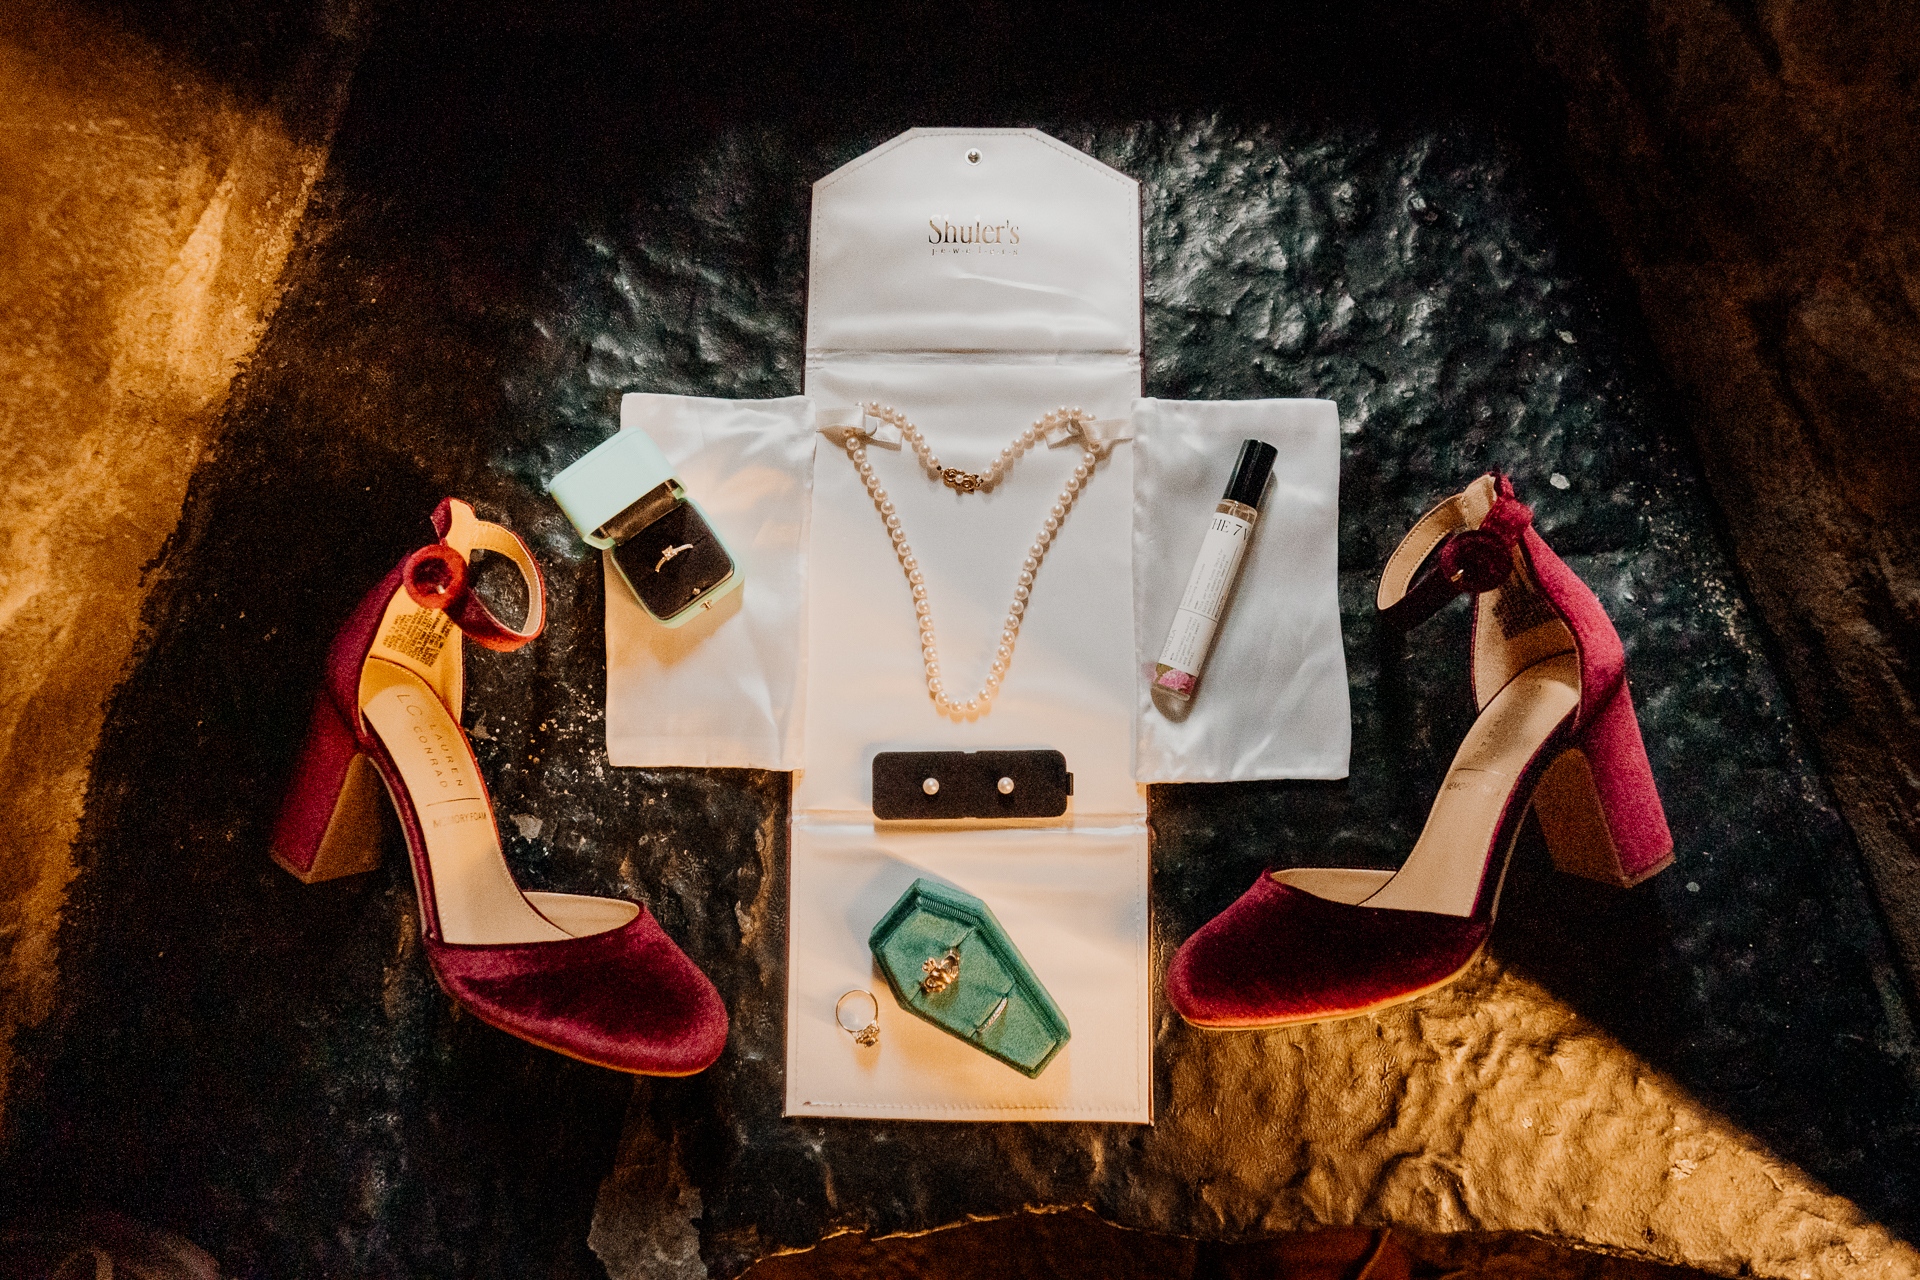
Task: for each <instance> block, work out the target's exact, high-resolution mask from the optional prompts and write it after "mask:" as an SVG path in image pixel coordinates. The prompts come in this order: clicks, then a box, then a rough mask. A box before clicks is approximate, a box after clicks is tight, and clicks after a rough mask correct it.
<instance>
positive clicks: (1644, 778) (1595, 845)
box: [1533, 683, 1673, 888]
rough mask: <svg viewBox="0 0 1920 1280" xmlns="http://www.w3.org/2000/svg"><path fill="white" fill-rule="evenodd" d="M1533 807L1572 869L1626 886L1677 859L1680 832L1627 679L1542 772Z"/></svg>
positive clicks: (1564, 866) (1550, 844)
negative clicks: (1663, 799) (1659, 785)
mask: <svg viewBox="0 0 1920 1280" xmlns="http://www.w3.org/2000/svg"><path fill="white" fill-rule="evenodd" d="M1533 812H1534V815H1535V816H1536V817H1537V818H1539V820H1540V834H1541V835H1543V836H1544V837H1546V842H1547V852H1548V853H1549V854H1551V855H1552V857H1553V865H1554V866H1555V867H1557V868H1559V869H1560V870H1561V871H1564V872H1566V873H1567V874H1568V875H1575V876H1581V877H1583V878H1585V879H1588V880H1598V881H1599V882H1600V883H1602V884H1612V885H1619V886H1621V887H1622V888H1625V887H1628V886H1630V885H1636V884H1639V883H1640V882H1641V881H1642V880H1645V879H1646V878H1647V877H1648V876H1651V875H1654V874H1655V873H1657V872H1659V871H1662V870H1664V869H1665V868H1666V867H1667V865H1668V864H1669V863H1671V862H1672V861H1673V835H1672V833H1671V832H1670V831H1668V830H1667V816H1666V812H1665V810H1663V809H1662V808H1661V805H1660V793H1659V792H1658V791H1656V790H1655V789H1654V785H1653V766H1652V765H1650V764H1649V763H1648V762H1647V748H1646V744H1645V743H1644V742H1643V741H1642V740H1641V737H1640V721H1639V718H1638V717H1637V716H1635V715H1634V711H1633V697H1632V695H1631V694H1629V693H1628V692H1627V687H1626V685H1625V684H1624V683H1622V684H1621V686H1620V690H1619V692H1618V693H1616V694H1614V696H1613V697H1612V698H1610V699H1608V700H1607V702H1606V703H1605V704H1604V705H1603V706H1602V707H1601V708H1600V711H1599V714H1598V715H1597V716H1596V717H1595V718H1594V720H1593V721H1592V723H1590V724H1589V725H1587V726H1586V727H1585V728H1584V730H1583V731H1582V732H1581V734H1580V735H1579V739H1578V741H1577V743H1576V744H1575V745H1574V746H1572V747H1569V748H1568V749H1567V750H1566V751H1563V752H1562V753H1561V754H1560V758H1559V759H1557V760H1555V761H1554V762H1553V764H1552V765H1550V766H1549V767H1548V769H1547V771H1546V773H1545V774H1543V775H1542V776H1541V778H1540V782H1539V784H1538V785H1537V786H1535V787H1534V789H1533Z"/></svg>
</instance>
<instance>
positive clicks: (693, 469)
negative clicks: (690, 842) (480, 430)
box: [602, 394, 819, 769]
mask: <svg viewBox="0 0 1920 1280" xmlns="http://www.w3.org/2000/svg"><path fill="white" fill-rule="evenodd" d="M620 429H621V430H622V431H645V432H646V433H647V434H648V435H649V436H651V437H653V442H654V443H655V444H657V445H659V446H660V451H661V452H662V453H664V454H665V455H666V457H667V461H668V462H670V463H671V464H673V467H674V472H675V474H676V475H677V476H678V477H679V479H680V482H681V483H682V484H683V485H685V486H686V488H687V492H689V493H691V494H692V495H693V496H694V498H695V499H696V500H697V501H698V502H699V503H700V506H701V508H702V509H703V510H704V511H705V512H706V515H707V519H708V520H709V521H711V522H712V523H713V525H714V526H715V527H716V528H717V529H718V530H719V531H720V536H721V537H722V538H724V539H725V540H726V543H727V545H728V546H729V547H730V548H732V550H733V553H734V556H735V559H736V562H737V563H738V564H739V565H740V567H741V568H742V569H743V570H744V571H745V573H746V584H745V585H744V586H743V587H742V588H741V589H740V590H738V591H735V592H732V593H730V594H728V595H726V596H723V597H722V598H721V599H720V601H719V602H718V603H716V604H715V605H714V607H713V610H712V612H710V613H706V614H702V615H700V616H699V617H696V618H694V619H692V620H690V621H689V622H687V623H686V624H685V625H683V626H680V627H674V628H669V627H663V626H661V625H660V624H659V623H657V622H655V621H654V620H653V619H652V618H650V617H648V616H647V612H646V610H645V609H643V608H641V607H640V602H639V601H637V600H635V599H634V598H633V596H632V594H631V593H630V592H629V591H628V590H627V586H626V584H625V583H624V582H622V581H621V580H620V575H619V574H618V573H617V572H616V571H615V570H614V567H613V562H612V559H611V556H610V553H602V563H603V573H604V575H605V578H606V589H607V759H608V760H609V761H610V762H612V763H613V764H617V765H708V766H715V767H734V768H757V769H798V768H799V767H800V762H801V749H802V742H801V728H802V724H803V721H804V720H805V712H806V702H805V700H804V699H802V698H801V697H800V696H799V693H800V688H801V673H802V671H803V670H804V666H805V653H806V649H805V644H804V630H803V626H804V621H805V618H806V605H807V519H808V513H809V510H810V507H809V501H808V500H809V496H810V495H809V490H810V489H811V486H812V481H813V452H814V444H815V441H816V440H817V439H818V438H819V437H818V436H817V435H816V434H815V432H814V421H813V402H812V401H810V400H808V399H807V398H806V397H804V396H789V397H787V398H785V399H782V400H713V399H705V398H701V397H696V396H664V395H639V394H630V395H627V396H624V397H622V398H621V401H620ZM634 496H635V497H638V496H639V495H638V494H635V495H634Z"/></svg>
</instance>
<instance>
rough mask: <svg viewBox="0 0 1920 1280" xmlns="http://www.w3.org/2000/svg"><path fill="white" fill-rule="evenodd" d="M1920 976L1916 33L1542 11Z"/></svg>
mask: <svg viewBox="0 0 1920 1280" xmlns="http://www.w3.org/2000/svg"><path fill="white" fill-rule="evenodd" d="M1521 8H1522V9H1523V10H1524V12H1525V15H1526V23H1525V25H1526V26H1527V28H1528V29H1529V31H1530V33H1531V37H1532V39H1533V40H1534V41H1535V43H1536V44H1537V47H1538V51H1539V59H1540V61H1541V63H1542V64H1543V65H1544V66H1545V67H1548V68H1551V69H1552V71H1553V72H1554V73H1555V74H1556V75H1557V76H1558V77H1559V80H1560V84H1561V86H1562V91H1563V92H1564V93H1565V95H1566V98H1567V100H1568V103H1569V110H1568V122H1567V123H1568V128H1567V146H1566V148H1565V154H1566V156H1567V159H1568V161H1569V163H1570V164H1572V165H1574V166H1575V167H1577V169H1578V170H1579V171H1580V173H1581V174H1582V177H1583V179H1584V182H1585V186H1586V188H1587V189H1588V190H1589V191H1590V192H1591V193H1592V197H1593V201H1594V204H1595V206H1596V207H1597V208H1598V210H1599V211H1600V212H1601V214H1602V215H1603V216H1604V217H1605V219H1606V220H1607V222H1608V224H1609V225H1610V226H1611V227H1612V228H1613V232H1614V236H1615V239H1616V243H1617V244H1618V246H1619V251H1620V256H1621V258H1622V260H1623V262H1624V264H1625V266H1626V267H1627V268H1628V269H1629V270H1630V271H1631V273H1632V277H1633V280H1634V284H1635V287H1636V290H1637V293H1638V297H1639V301H1640V305H1641V307H1642V309H1643V312H1644V314H1645V316H1646V319H1647V322H1648V325H1649V327H1650V329H1651V331H1652V334H1653V336H1654V339H1655V341H1656V342H1657V343H1658V345H1659V347H1660V350H1661V356H1662V359H1663V361H1664V363H1665V365H1666V367H1667V369H1668V370H1669V371H1670V373H1671V375H1672V377H1673V380H1674V382H1675V383H1676V384H1677V386H1678V389H1679V391H1680V392H1681V400H1680V403H1682V404H1684V405H1685V406H1686V408H1687V410H1688V417H1689V420H1690V421H1691V422H1692V423H1693V424H1694V429H1695V431H1696V434H1697V439H1698V441H1699V449H1700V455H1701V458H1702V460H1703V463H1704V465H1705V470H1706V473H1707V476H1708V479H1709V480H1710V482H1711V483H1712V485H1713V488H1714V492H1715V495H1716V500H1717V502H1718V505H1719V508H1720V510H1721V511H1722V512H1723V513H1724V515H1725V519H1726V523H1727V526H1728V529H1729V532H1730V534H1731V539H1730V541H1731V544H1732V546H1733V548H1734V551H1735V553H1736V555H1737V558H1738V563H1739V566H1740V569H1741V571H1742V572H1743V574H1744V575H1745V577H1746V580H1747V581H1748V582H1749V583H1750V584H1751V586H1752V590H1753V594H1754V598H1755V600H1756V602H1757V603H1758V605H1759V607H1760V611H1761V614H1762V616H1763V617H1764V618H1765V620H1766V623H1767V626H1768V628H1769V630H1770V631H1771V632H1772V634H1773V635H1774V636H1775V637H1776V639H1777V642H1778V644H1779V652H1780V658H1781V670H1782V671H1783V673H1784V674H1785V676H1786V678H1787V679H1788V681H1789V682H1790V685H1791V687H1792V689H1793V692H1794V702H1795V706H1796V709H1797V710H1798V712H1799V714H1800V716H1801V717H1802V720H1803V723H1804V724H1805V725H1806V726H1807V729H1808V732H1809V734H1810V736H1811V737H1812V738H1813V739H1814V741H1815V742H1816V743H1817V744H1818V746H1819V750H1820V754H1821V757H1822V760H1823V763H1824V767H1825V770H1826V772H1827V775H1828V778H1829V781H1830V783H1831V785H1832V787H1833V789H1834V791H1835V793H1836V794H1837V795H1838V797H1839V800H1840V803H1841V806H1842V810H1843V812H1844V814H1845V816H1846V819H1847V822H1848V824H1849V826H1850V827H1851V828H1852V829H1853V832H1854V834H1855V836H1856V838H1857V839H1858V841H1859V843H1860V846H1861V850H1862V852H1863V853H1864V854H1865V856H1866V863H1867V867H1868V869H1869V871H1870V873H1871V876H1872V882H1873V885H1874V888H1875V891H1876V893H1877V896H1878V898H1879V902H1880V905H1881V908H1882V910H1883V911H1884V913H1885V915H1886V917H1887V920H1888V922H1889V924H1890V925H1891V926H1892V936H1893V938H1894V941H1895V943H1896V945H1897V947H1898V948H1899V950H1900V952H1901V955H1902V958H1903V960H1904V969H1905V972H1906V975H1907V980H1908V983H1909V988H1908V989H1909V991H1911V990H1913V988H1914V985H1915V984H1920V673H1916V670H1915V665H1914V664H1915V656H1916V655H1917V654H1920V167H1916V166H1915V164H1914V163H1913V157H1914V156H1915V154H1917V153H1920V92H1916V84H1920V22H1916V21H1915V17H1914V14H1913V12H1912V11H1911V10H1910V9H1907V8H1903V7H1898V6H1896V7H1891V8H1874V7H1872V6H1852V5H1846V4H1826V3H1808V2H1807V0H1793V2H1792V3H1784V4H1769V5H1754V4H1733V3H1727V4H1708V3H1693V2H1690V0H1634V2H1633V3H1628V4H1612V3H1607V4H1600V5H1594V4H1587V3H1571V4H1559V3H1556V4H1538V5H1535V4H1527V5H1524V6H1521Z"/></svg>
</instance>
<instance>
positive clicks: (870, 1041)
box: [833, 987, 880, 1045]
mask: <svg viewBox="0 0 1920 1280" xmlns="http://www.w3.org/2000/svg"><path fill="white" fill-rule="evenodd" d="M854 996H859V997H860V998H862V999H864V1000H865V1001H866V1002H867V1008H868V1013H867V1020H866V1023H865V1025H855V1026H851V1027H850V1026H848V1025H847V1018H846V1014H845V1012H844V1010H845V1009H846V1007H847V1001H848V1000H849V999H850V998H852V997H854ZM833 1020H834V1021H835V1022H837V1023H839V1024H840V1029H841V1030H842V1031H844V1032H846V1033H847V1034H848V1035H850V1036H852V1037H853V1042H854V1043H855V1044H858V1045H875V1044H879V1043H880V1002H879V1001H878V1000H876V999H874V998H873V992H871V991H867V990H864V989H862V988H860V987H855V988H854V989H853V990H851V991H849V992H847V993H846V994H845V995H843V996H841V997H840V998H839V999H838V1000H836V1001H834V1003H833ZM854 1022H855V1023H856V1024H858V1023H859V1022H860V1018H859V1015H857V1014H856V1015H855V1016H854Z"/></svg>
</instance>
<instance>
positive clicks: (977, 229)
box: [927, 218, 1020, 257]
mask: <svg viewBox="0 0 1920 1280" xmlns="http://www.w3.org/2000/svg"><path fill="white" fill-rule="evenodd" d="M927 246H928V248H929V249H930V250H931V251H932V252H933V253H935V254H942V253H978V254H999V255H1002V256H1005V257H1019V256H1020V224H1019V223H1017V222H983V221H980V220H979V219H975V220H974V221H972V222H952V221H949V220H948V219H946V218H928V219H927Z"/></svg>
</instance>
